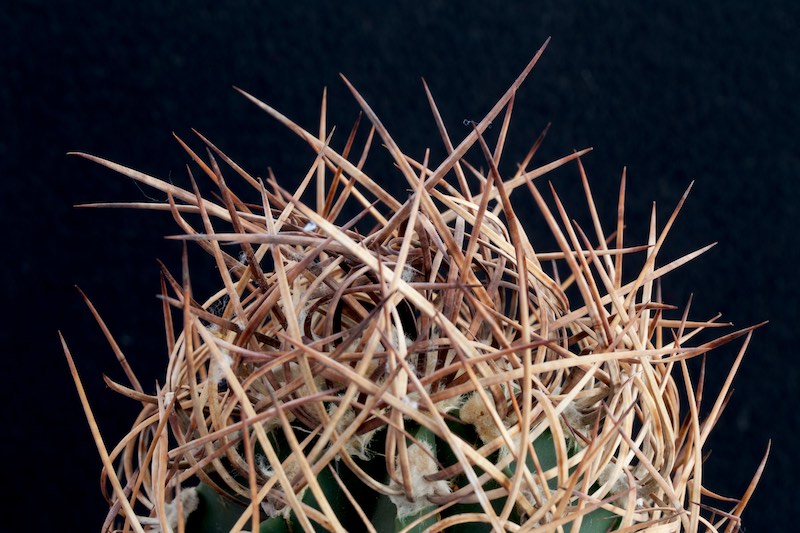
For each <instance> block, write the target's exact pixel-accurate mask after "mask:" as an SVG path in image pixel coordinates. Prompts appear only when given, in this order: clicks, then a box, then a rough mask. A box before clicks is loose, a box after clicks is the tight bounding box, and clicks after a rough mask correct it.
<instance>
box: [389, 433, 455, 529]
mask: <svg viewBox="0 0 800 533" xmlns="http://www.w3.org/2000/svg"><path fill="white" fill-rule="evenodd" d="M408 468H409V470H410V472H411V491H412V496H413V498H414V501H410V500H409V499H408V498H407V497H406V495H405V494H399V495H391V494H390V495H389V499H390V500H392V503H394V504H395V506H396V507H397V517H398V518H401V519H402V518H405V517H407V516H412V515H416V514H419V513H420V512H421V511H422V510H423V509H425V508H426V507H429V506H430V505H431V504H430V502H429V501H428V496H434V495H439V496H444V495H446V494H450V486H449V485H448V484H447V481H445V480H439V481H428V480H426V479H425V476H428V475H431V474H435V473H436V472H438V467H437V465H436V461H434V460H433V451H432V450H431V446H430V444H428V443H427V442H420V443H419V444H412V445H411V446H409V447H408ZM391 487H392V488H393V489H396V490H400V491H402V490H403V487H402V485H400V484H399V483H397V482H396V481H392V483H391Z"/></svg>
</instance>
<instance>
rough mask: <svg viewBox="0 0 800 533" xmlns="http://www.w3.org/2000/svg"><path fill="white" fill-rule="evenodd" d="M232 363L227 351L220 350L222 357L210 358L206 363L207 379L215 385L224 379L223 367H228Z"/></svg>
mask: <svg viewBox="0 0 800 533" xmlns="http://www.w3.org/2000/svg"><path fill="white" fill-rule="evenodd" d="M232 364H233V359H232V358H231V356H230V355H229V354H228V352H227V351H223V352H222V357H221V358H220V359H217V358H216V357H214V358H212V359H211V361H210V362H209V365H208V379H209V380H210V381H212V382H213V383H216V384H217V385H219V384H220V382H221V381H222V380H223V379H225V369H226V368H230V367H231V365H232Z"/></svg>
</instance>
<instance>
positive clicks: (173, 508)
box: [154, 487, 200, 533]
mask: <svg viewBox="0 0 800 533" xmlns="http://www.w3.org/2000/svg"><path fill="white" fill-rule="evenodd" d="M180 502H181V507H182V508H183V520H184V522H185V521H186V519H187V518H189V515H190V514H192V513H193V512H194V511H196V510H197V506H198V505H199V503H200V497H199V496H198V495H197V489H196V488H195V487H191V488H188V489H183V490H181V498H180ZM166 511H167V516H166V518H167V525H168V526H169V528H170V529H171V530H173V531H174V530H176V529H178V518H179V516H178V498H175V499H174V500H172V501H171V502H169V503H168V504H167V505H166ZM154 531H158V532H159V533H160V532H161V528H160V527H158V528H156V529H155V530H154Z"/></svg>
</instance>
